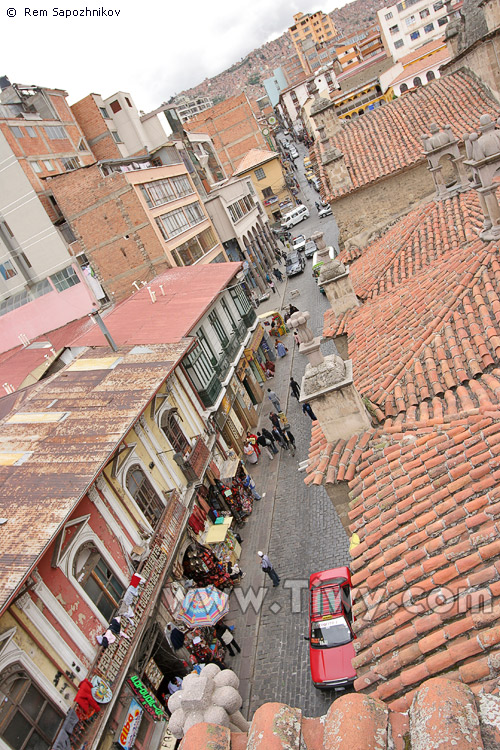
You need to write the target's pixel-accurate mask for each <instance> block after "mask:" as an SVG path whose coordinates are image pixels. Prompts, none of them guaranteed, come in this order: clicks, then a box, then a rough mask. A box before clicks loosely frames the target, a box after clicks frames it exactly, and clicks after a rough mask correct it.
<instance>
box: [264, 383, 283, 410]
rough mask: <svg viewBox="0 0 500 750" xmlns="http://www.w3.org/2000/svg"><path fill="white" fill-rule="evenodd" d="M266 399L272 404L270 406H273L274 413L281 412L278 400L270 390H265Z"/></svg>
mask: <svg viewBox="0 0 500 750" xmlns="http://www.w3.org/2000/svg"><path fill="white" fill-rule="evenodd" d="M267 397H268V399H269V401H270V402H271V403H272V405H273V406H274V408H275V409H276V411H277V412H280V411H281V404H280V400H279V398H278V396H277V395H276V393H275V392H274V391H272V390H271V389H270V388H268V389H267Z"/></svg>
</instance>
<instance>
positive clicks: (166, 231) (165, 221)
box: [156, 208, 189, 240]
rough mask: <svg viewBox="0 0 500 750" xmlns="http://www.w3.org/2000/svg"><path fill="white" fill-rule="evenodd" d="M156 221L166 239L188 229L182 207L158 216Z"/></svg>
mask: <svg viewBox="0 0 500 750" xmlns="http://www.w3.org/2000/svg"><path fill="white" fill-rule="evenodd" d="M156 223H157V224H158V226H159V228H160V231H161V233H162V234H163V237H164V238H165V239H166V240H168V239H170V238H171V237H175V236H176V235H178V234H181V233H182V232H185V231H186V229H189V222H188V220H187V218H186V215H185V214H184V211H183V210H182V208H178V209H176V210H175V211H171V212H170V213H169V214H164V215H163V216H158V218H157V219H156Z"/></svg>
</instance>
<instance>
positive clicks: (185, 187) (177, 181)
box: [171, 175, 194, 198]
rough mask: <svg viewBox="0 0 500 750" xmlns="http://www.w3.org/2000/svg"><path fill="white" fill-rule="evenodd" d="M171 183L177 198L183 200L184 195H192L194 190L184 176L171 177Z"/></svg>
mask: <svg viewBox="0 0 500 750" xmlns="http://www.w3.org/2000/svg"><path fill="white" fill-rule="evenodd" d="M171 183H172V185H173V186H174V188H175V192H176V193H177V196H178V197H179V198H183V197H184V196H186V195H191V193H194V190H193V188H192V187H191V183H190V182H189V179H188V177H186V175H179V177H172V178H171Z"/></svg>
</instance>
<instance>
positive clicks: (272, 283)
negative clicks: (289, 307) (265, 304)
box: [269, 279, 276, 294]
mask: <svg viewBox="0 0 500 750" xmlns="http://www.w3.org/2000/svg"><path fill="white" fill-rule="evenodd" d="M269 289H271V290H272V293H273V294H276V289H275V288H274V281H273V280H272V279H269Z"/></svg>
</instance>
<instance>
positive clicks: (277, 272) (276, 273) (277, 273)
mask: <svg viewBox="0 0 500 750" xmlns="http://www.w3.org/2000/svg"><path fill="white" fill-rule="evenodd" d="M273 274H274V276H275V277H276V279H277V280H278V281H280V282H281V281H283V274H282V273H281V271H280V270H279V269H278V268H273Z"/></svg>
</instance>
